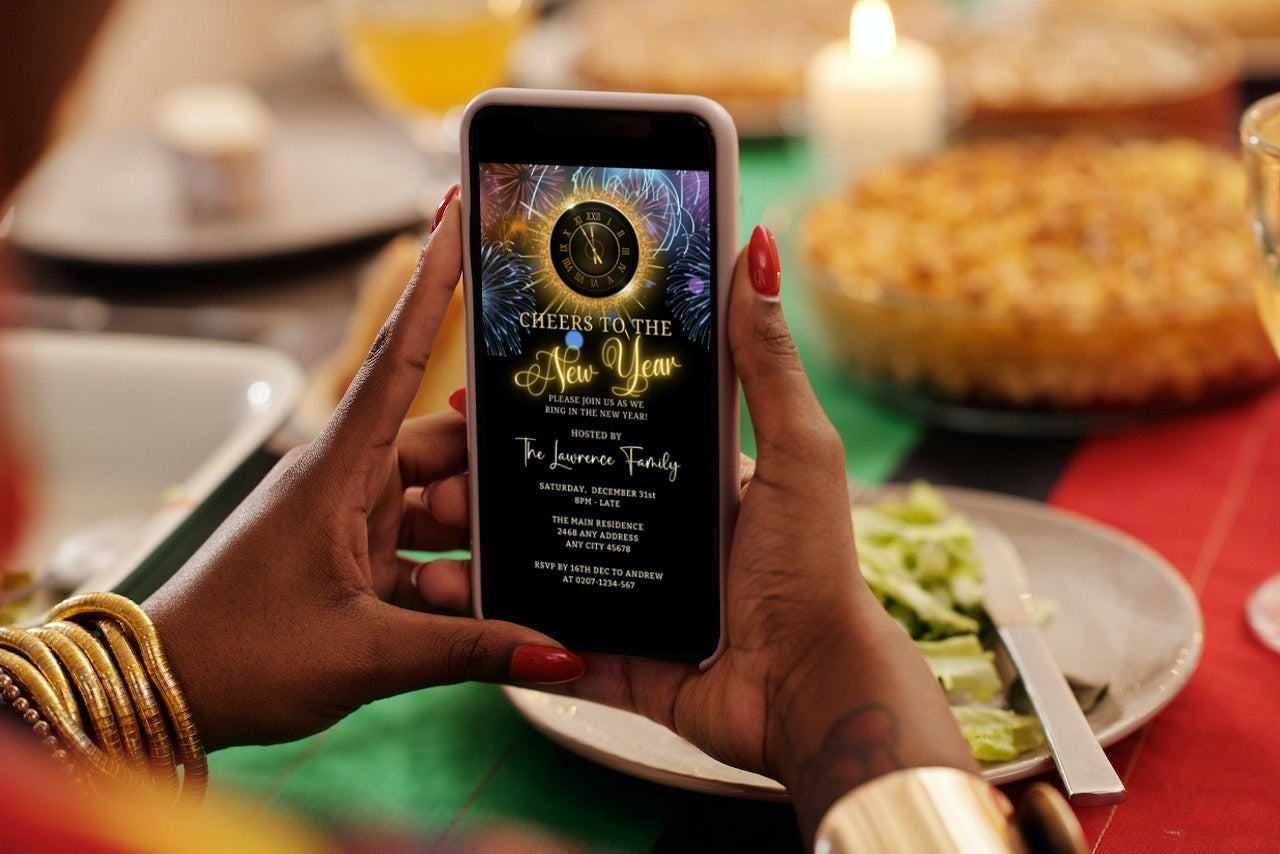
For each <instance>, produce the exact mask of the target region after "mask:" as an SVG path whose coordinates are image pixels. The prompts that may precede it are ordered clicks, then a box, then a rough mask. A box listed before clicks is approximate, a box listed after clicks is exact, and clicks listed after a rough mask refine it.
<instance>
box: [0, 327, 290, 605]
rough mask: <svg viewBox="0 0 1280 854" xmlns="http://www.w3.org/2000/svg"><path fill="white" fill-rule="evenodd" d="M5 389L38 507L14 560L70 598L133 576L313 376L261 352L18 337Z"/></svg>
mask: <svg viewBox="0 0 1280 854" xmlns="http://www.w3.org/2000/svg"><path fill="white" fill-rule="evenodd" d="M0 381H2V382H3V386H0V387H2V388H3V394H4V409H5V413H6V416H5V417H7V418H9V419H10V420H11V422H12V423H13V424H14V425H15V427H16V430H15V438H16V441H17V443H18V448H19V453H20V455H21V459H22V460H23V461H24V463H25V468H26V475H27V478H26V480H27V484H28V492H29V495H30V500H31V512H30V518H29V519H28V525H27V530H26V533H25V536H24V538H23V544H22V546H21V547H20V551H19V553H18V554H17V555H16V556H15V557H14V558H11V559H10V563H11V566H16V567H18V568H20V569H26V570H28V571H31V572H33V574H34V578H35V581H36V583H37V584H38V585H41V586H42V587H44V588H53V589H50V590H49V591H48V592H49V593H50V594H51V595H62V594H64V593H66V592H70V591H74V590H110V589H113V588H115V587H116V586H117V585H119V584H120V583H121V582H123V581H124V580H125V579H126V578H128V576H129V575H130V573H131V572H132V571H133V569H134V568H135V567H136V566H137V565H138V563H139V562H140V561H141V560H143V559H144V558H145V557H146V556H147V555H148V554H150V553H151V552H152V550H154V549H155V548H156V547H157V546H158V545H159V544H160V543H162V542H163V541H164V540H165V539H166V538H167V537H169V536H170V535H172V534H173V533H174V532H175V531H177V530H178V529H179V528H180V527H181V526H182V525H183V524H184V523H185V522H186V521H187V520H188V519H190V518H191V517H192V514H193V513H196V512H197V511H198V510H199V508H200V507H201V505H202V503H203V502H205V501H206V500H207V499H208V498H209V497H210V496H211V495H212V494H213V493H214V491H215V490H216V489H217V488H218V487H219V486H220V485H221V484H222V483H224V482H225V481H226V480H227V479H228V478H229V477H230V476H231V475H232V474H233V473H234V472H235V471H236V470H237V468H238V467H239V466H240V465H241V464H242V463H244V461H245V460H246V459H247V458H249V456H250V455H251V454H253V453H254V452H255V451H257V450H258V449H259V448H261V447H262V445H263V444H264V443H265V442H266V441H267V440H268V438H270V437H271V435H272V434H273V433H274V432H275V431H276V430H277V429H278V428H279V427H280V425H281V424H282V423H283V422H284V421H285V419H286V418H287V416H288V414H289V413H290V411H291V410H292V409H293V407H294V405H295V404H296V402H297V400H298V397H299V395H300V393H301V390H302V385H303V375H302V371H301V369H300V368H299V367H298V366H297V364H296V363H294V362H293V360H292V359H290V358H289V357H287V356H285V355H283V354H281V353H278V352H276V351H274V350H270V349H266V348H263V347H258V346H254V345H247V344H230V343H223V342H206V341H198V340H186V339H171V338H160V337H150V336H129V335H105V334H103V335H98V334H84V333H62V332H46V331H40V330H31V329H14V330H8V331H5V332H4V333H2V334H0ZM68 562H70V565H67V564H68ZM45 604H48V603H47V601H46V602H45Z"/></svg>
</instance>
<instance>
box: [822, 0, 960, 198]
mask: <svg viewBox="0 0 1280 854" xmlns="http://www.w3.org/2000/svg"><path fill="white" fill-rule="evenodd" d="M945 89H946V87H945V83H944V78H943V72H942V63H941V62H940V61H939V59H938V56H937V54H936V53H935V52H934V51H933V50H932V49H931V48H929V47H928V46H927V45H924V44H921V43H920V42H917V41H913V40H911V39H898V38H897V37H896V36H895V33H894V27H893V14H892V13H891V12H890V11H889V6H888V4H887V3H885V0H857V2H855V3H854V4H853V12H852V14H851V15H850V21H849V41H848V42H835V43H833V44H829V45H826V46H825V47H823V48H822V49H821V50H820V51H819V52H818V53H817V55H815V56H814V58H813V61H812V62H810V64H809V67H808V74H807V101H808V118H809V133H810V138H811V140H812V142H813V145H814V150H815V154H816V156H817V157H818V163H819V165H820V167H821V168H823V169H824V172H825V173H826V177H830V178H832V179H835V180H839V181H845V180H848V179H851V178H856V177H857V176H858V175H860V174H862V173H863V172H865V171H867V170H868V169H870V168H872V167H874V166H877V165H879V164H881V163H883V162H885V161H887V160H891V159H893V158H895V157H899V156H902V155H910V154H922V153H926V152H929V151H932V150H934V149H936V148H937V147H938V146H939V145H940V144H941V142H942V139H943V136H944V135H945V133H946V91H945Z"/></svg>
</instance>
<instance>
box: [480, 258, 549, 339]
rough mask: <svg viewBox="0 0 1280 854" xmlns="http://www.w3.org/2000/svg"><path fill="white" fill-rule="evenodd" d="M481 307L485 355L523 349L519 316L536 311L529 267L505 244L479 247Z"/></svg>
mask: <svg viewBox="0 0 1280 854" xmlns="http://www.w3.org/2000/svg"><path fill="white" fill-rule="evenodd" d="M480 282H481V286H480V305H481V321H482V323H483V326H484V348H485V352H487V353H489V354H490V355H494V356H515V355H518V354H519V353H520V352H521V351H522V350H523V349H524V342H523V341H522V340H521V338H520V314H521V312H526V311H535V310H537V303H536V301H535V300H534V295H533V282H532V281H531V279H530V276H529V267H528V265H527V264H526V263H525V260H524V258H523V257H521V255H520V254H519V253H518V252H516V251H515V250H514V249H513V247H512V245H511V243H510V242H507V241H500V242H492V241H485V242H484V243H482V244H481V246H480Z"/></svg>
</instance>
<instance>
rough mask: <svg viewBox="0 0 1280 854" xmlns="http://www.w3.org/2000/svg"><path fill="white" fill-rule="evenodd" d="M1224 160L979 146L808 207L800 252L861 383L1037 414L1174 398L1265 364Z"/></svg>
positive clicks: (1196, 397) (1240, 186)
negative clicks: (1025, 409) (1031, 410)
mask: <svg viewBox="0 0 1280 854" xmlns="http://www.w3.org/2000/svg"><path fill="white" fill-rule="evenodd" d="M1244 195H1245V179H1244V174H1243V170H1242V168H1241V166H1240V164H1239V162H1238V161H1237V159H1236V158H1235V156H1234V155H1232V154H1230V153H1228V152H1226V151H1224V150H1222V149H1221V148H1218V147H1214V146H1210V145H1207V144H1204V143H1200V142H1198V141H1195V140H1191V139H1161V140H1152V139H1141V138H1130V139H1121V140H1117V139H1113V138H1108V137H1101V136H1089V135H1083V134H1073V135H1065V136H1057V137H1033V136H1021V137H991V138H987V139H984V140H980V141H975V142H971V143H968V144H964V145H959V146H955V147H952V148H949V149H948V150H945V151H943V152H941V153H939V154H937V155H935V156H933V157H927V158H917V159H909V160H903V161H899V162H895V163H892V164H889V165H886V166H884V167H882V168H880V169H879V170H876V171H874V172H872V173H869V174H867V175H865V176H864V177H863V178H862V180H861V181H859V182H858V183H857V184H856V185H854V186H852V187H850V188H848V189H846V190H843V191H841V192H838V193H835V194H832V195H830V196H828V197H826V198H824V199H822V200H820V201H818V202H816V203H815V204H814V205H813V207H812V208H811V209H810V210H809V211H808V212H807V214H806V215H805V216H804V218H803V220H802V223H801V226H800V229H799V234H798V236H797V242H798V243H799V246H800V247H801V252H802V257H803V261H804V262H805V263H806V264H807V266H808V275H807V276H806V278H807V279H808V283H809V285H810V286H811V287H810V293H811V294H812V296H813V298H814V300H815V301H816V303H817V304H818V306H819V307H820V309H821V311H820V313H819V316H820V317H821V318H822V325H823V326H824V328H825V331H826V341H827V344H828V346H829V348H830V349H831V350H832V351H833V352H834V354H835V356H836V357H837V358H838V359H840V360H842V361H843V362H844V363H845V364H846V365H847V367H848V369H849V370H850V371H851V372H852V373H853V374H855V375H856V376H858V377H859V378H861V379H864V380H872V381H877V380H878V381H889V382H894V383H898V384H900V385H902V386H904V387H907V388H913V389H918V390H920V391H922V392H923V393H926V394H933V395H937V396H940V397H942V398H945V399H950V400H954V401H958V402H967V403H974V404H979V405H987V406H1003V407H1028V408H1040V409H1047V410H1106V409H1114V408H1123V407H1150V406H1167V405H1185V404H1190V403H1197V402H1202V401H1204V400H1206V399H1212V398H1217V397H1221V396H1224V395H1229V394H1233V393H1238V392H1241V391H1244V390H1251V389H1256V388H1258V387H1260V386H1261V385H1262V384H1264V383H1266V382H1269V381H1271V380H1274V379H1275V378H1276V377H1277V374H1278V373H1280V365H1277V363H1276V361H1275V359H1274V358H1273V357H1272V353H1271V351H1270V346H1269V344H1268V342H1267V340H1266V337H1265V335H1263V333H1262V330H1261V327H1260V324H1259V322H1258V319H1257V316H1256V310H1255V308H1254V303H1253V284H1254V282H1255V281H1256V279H1257V277H1258V276H1259V275H1260V270H1259V269H1258V266H1257V262H1256V259H1255V258H1254V252H1255V249H1254V246H1253V242H1252V238H1251V236H1250V235H1249V233H1248V231H1247V229H1245V228H1243V227H1242V226H1241V222H1240V217H1241V213H1240V212H1241V210H1242V209H1243V205H1244Z"/></svg>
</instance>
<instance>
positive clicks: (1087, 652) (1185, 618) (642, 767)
mask: <svg viewBox="0 0 1280 854" xmlns="http://www.w3.org/2000/svg"><path fill="white" fill-rule="evenodd" d="M941 491H942V493H943V495H944V496H945V497H946V499H947V501H948V503H949V504H950V505H951V508H952V509H953V510H955V511H959V512H962V513H964V514H966V515H968V516H969V518H971V519H973V520H975V521H977V520H983V521H986V522H989V523H991V524H994V525H996V526H998V527H999V528H1001V529H1002V530H1003V531H1004V532H1005V533H1007V534H1008V535H1009V537H1010V538H1011V539H1012V540H1013V541H1014V543H1015V544H1016V545H1017V547H1018V550H1019V551H1020V552H1021V553H1022V556H1023V558H1024V559H1025V561H1026V563H1027V566H1028V571H1029V575H1030V581H1031V589H1032V593H1033V594H1035V595H1036V596H1037V597H1041V598H1044V599H1048V600H1050V601H1051V602H1053V603H1054V605H1055V606H1056V609H1057V610H1056V614H1055V616H1054V617H1053V619H1052V620H1051V621H1050V622H1049V623H1048V625H1046V626H1045V634H1046V636H1047V638H1048V641H1049V645H1050V646H1051V647H1052V649H1053V652H1054V655H1055V656H1056V657H1057V659H1058V662H1059V664H1060V665H1061V666H1062V668H1063V670H1064V671H1066V672H1067V673H1070V674H1072V675H1074V676H1078V677H1080V678H1082V679H1085V680H1088V681H1091V682H1107V683H1109V684H1110V690H1109V691H1108V692H1107V695H1106V696H1105V697H1104V699H1103V700H1102V702H1100V703H1099V704H1098V705H1097V706H1096V707H1095V708H1094V709H1093V710H1092V711H1091V712H1090V713H1089V715H1088V719H1089V723H1090V724H1091V725H1092V727H1093V730H1094V732H1095V733H1096V735H1097V737H1098V740H1099V741H1100V742H1101V743H1102V744H1103V745H1104V746H1106V745H1110V744H1114V743H1115V742H1117V741H1119V740H1120V739H1122V738H1124V737H1125V736H1126V735H1129V734H1130V733H1132V732H1134V731H1135V730H1137V729H1138V728H1139V727H1141V726H1142V725H1143V724H1145V723H1146V722H1147V721H1149V720H1151V718H1152V717H1154V716H1155V715H1156V714H1157V713H1158V712H1159V711H1160V710H1161V709H1163V708H1164V707H1165V706H1166V705H1168V704H1169V702H1170V701H1172V700H1173V698H1174V697H1175V696H1177V694H1178V692H1179V691H1181V690H1182V688H1183V687H1184V686H1185V685H1186V683H1187V680H1188V679H1189V678H1190V677H1191V674H1192V672H1193V671H1194V670H1195V667H1196V664H1197V662H1198V661H1199V659H1200V653H1201V648H1202V646H1203V641H1204V637H1203V621H1202V619H1201V615H1200V609H1199V606H1198V605H1197V603H1196V598H1195V595H1194V594H1193V593H1192V591H1191V589H1190V588H1189V587H1188V586H1187V584H1186V582H1185V581H1184V580H1183V578H1182V576H1181V575H1180V574H1179V573H1178V572H1177V570H1176V569H1174V567H1173V566H1171V565H1170V564H1169V563H1168V562H1167V561H1166V560H1165V559H1164V558H1162V557H1160V555H1158V554H1156V553H1155V552H1154V551H1152V550H1151V549H1150V548H1148V547H1147V546H1145V545H1144V544H1142V543H1141V542H1139V541H1137V540H1135V539H1133V538H1132V537H1129V536H1127V535H1125V534H1123V533H1121V532H1119V531H1116V530H1114V529H1112V528H1109V527H1107V526H1105V525H1102V524H1100V523H1098V522H1096V521H1093V520H1090V519H1087V518H1085V517H1082V516H1078V515H1075V514H1072V513H1068V512H1065V511H1062V510H1058V509H1055V508H1052V507H1049V506H1047V505H1044V504H1040V503H1037V502H1033V501H1028V500H1026V499H1022V498H1015V497H1012V496H1006V495H998V494H995V493H989V492H979V491H974V490H965V489H951V488H944V489H942V490H941ZM849 666H850V668H852V667H855V666H856V664H855V663H854V662H850V664H849ZM503 691H504V692H505V693H506V695H507V698H508V699H509V700H510V702H511V703H512V705H514V706H515V708H516V709H517V710H518V711H519V712H520V714H521V715H523V716H524V717H525V718H526V719H527V720H528V721H529V722H530V723H531V724H532V725H533V726H534V727H535V728H537V729H538V730H540V731H541V732H543V733H544V734H546V735H547V736H548V737H550V738H551V739H552V740H554V741H556V742H558V743H560V744H561V745H563V746H565V747H567V748H569V749H570V750H572V751H574V752H576V753H579V754H581V755H583V756H585V757H587V758H589V759H593V760H595V761H596V762H599V763H601V764H603V765H606V766H608V767H610V768H614V769H616V770H618V771H623V772H625V773H628V774H632V775H634V776H636V777H640V778H643V779H646V780H651V781H653V782H658V783H664V784H667V785H670V786H675V787H678V788H682V789H690V790H693V791H698V792H704V793H710V794H717V795H727V796H735V797H742V798H753V799H759V800H776V801H780V800H785V799H786V792H785V791H784V790H783V788H782V786H781V785H780V784H779V783H778V782H776V781H775V780H772V779H769V778H768V777H763V776H760V775H758V774H752V773H750V772H747V771H743V770H740V769H738V768H733V767H731V766H729V765H725V764H723V763H721V762H718V761H716V760H714V759H712V758H710V757H709V756H707V755H706V754H705V753H703V752H702V751H700V750H698V749H697V748H696V747H694V746H693V745H691V744H689V743H688V742H687V741H685V740H683V739H682V738H680V737H679V736H677V735H675V734H674V733H672V732H670V731H669V730H667V729H666V728H664V727H662V726H659V725H658V724H655V723H653V722H652V721H649V720H648V719H646V718H643V717H640V716H638V715H635V714H631V713H629V712H624V711H620V710H618V709H613V708H609V707H607V706H603V705H599V704H597V703H591V702H585V701H582V700H575V699H571V698H566V697H560V696H557V695H554V694H547V693H543V692H539V691H533V690H529V689H525V688H514V687H506V688H504V689H503ZM1052 767H1053V760H1052V758H1051V757H1050V755H1049V752H1048V749H1047V748H1044V747H1042V748H1039V749H1037V750H1034V751H1029V752H1028V753H1025V754H1023V755H1022V756H1020V757H1019V758H1017V759H1015V760H1012V761H1009V762H1001V763H993V764H988V765H986V766H985V767H984V768H983V775H984V776H985V777H986V778H987V779H988V780H989V781H991V782H993V783H1009V782H1013V781H1015V780H1020V779H1023V778H1026V777H1031V776H1034V775H1036V774H1040V773H1042V772H1045V771H1048V770H1050V769H1051V768H1052Z"/></svg>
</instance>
